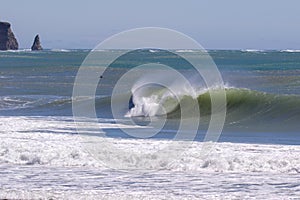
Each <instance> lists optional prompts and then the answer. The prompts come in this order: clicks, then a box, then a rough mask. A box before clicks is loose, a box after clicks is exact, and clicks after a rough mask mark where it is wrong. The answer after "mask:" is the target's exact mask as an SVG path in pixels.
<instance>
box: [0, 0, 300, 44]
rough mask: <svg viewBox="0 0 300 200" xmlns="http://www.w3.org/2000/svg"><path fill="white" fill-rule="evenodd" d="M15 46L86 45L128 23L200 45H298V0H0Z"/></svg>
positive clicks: (127, 26) (2, 16)
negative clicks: (165, 31)
mask: <svg viewBox="0 0 300 200" xmlns="http://www.w3.org/2000/svg"><path fill="white" fill-rule="evenodd" d="M0 21H8V22H10V23H11V24H12V29H13V32H14V34H15V36H16V37H17V39H18V42H19V45H20V48H30V46H31V45H32V42H33V39H34V36H35V35H36V34H39V35H40V38H41V42H42V46H43V47H44V48H46V49H79V48H84V49H91V48H94V47H95V46H97V44H98V43H100V42H101V41H103V40H105V39H106V38H108V37H110V36H111V35H113V34H117V33H119V32H121V31H125V30H128V29H132V28H140V27H163V28H170V29H174V30H177V31H180V32H182V33H184V34H186V35H188V36H190V37H192V38H193V39H195V40H196V41H197V42H198V43H200V44H201V45H202V46H203V47H204V48H206V49H300V1H299V0H285V1H284V0H278V1H277V0H247V1H241V0H186V1H182V0H147V1H146V0H119V1H117V0H85V1H82V0H81V1H79V0H78V1H77V0H47V1H40V0H26V1H20V0H1V6H0Z"/></svg>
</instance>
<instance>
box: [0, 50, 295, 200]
mask: <svg viewBox="0 0 300 200" xmlns="http://www.w3.org/2000/svg"><path fill="white" fill-rule="evenodd" d="M120 51H122V50H106V51H102V52H99V53H101V54H103V55H104V57H105V56H107V57H110V56H111V55H114V54H119V53H120ZM179 51H180V52H181V53H184V54H185V55H186V56H187V57H190V58H193V57H194V56H197V54H198V53H199V52H197V50H179ZM89 53H90V50H63V49H61V50H59V49H57V50H43V51H37V52H32V51H28V50H19V51H2V52H0V88H1V90H0V137H1V140H0V169H1V170H0V173H1V179H0V198H1V199H2V198H8V199H12V198H21V199H38V198H42V199H50V198H53V199H61V198H64V199H117V198H118V199H165V198H168V199H262V198H267V199H300V178H299V173H300V157H299V153H300V146H299V145H300V134H299V130H300V123H299V122H300V52H299V51H297V50H282V51H275V50H274V51H270V50H269V51H266V50H209V51H208V53H209V55H210V56H211V57H212V59H213V60H214V62H215V64H216V66H217V67H218V70H219V71H220V73H221V76H222V79H223V82H224V88H225V94H226V119H225V123H224V127H223V130H222V133H221V135H220V137H219V138H218V141H217V142H211V141H206V140H205V133H206V131H207V129H208V127H209V121H210V119H211V118H212V115H211V107H212V101H211V97H210V93H209V91H210V90H213V91H214V92H216V94H218V92H219V90H220V88H219V87H218V86H216V87H215V88H205V84H204V83H203V80H202V79H201V77H197V76H195V71H193V69H192V68H191V67H190V65H189V63H186V62H180V61H178V59H176V58H175V57H174V56H173V55H169V54H164V53H163V52H161V51H160V50H153V49H147V50H140V51H137V52H135V54H134V56H135V58H134V59H133V58H132V56H130V55H128V57H127V59H126V58H125V59H123V60H122V59H121V60H117V61H116V62H114V63H112V64H111V65H110V66H109V69H107V70H106V71H105V72H104V73H103V74H99V82H100V80H101V83H99V84H98V86H97V88H96V91H95V97H94V98H93V99H92V102H94V104H95V113H96V117H97V121H94V120H86V119H82V121H76V120H75V122H74V118H73V114H74V113H73V112H74V110H72V108H73V109H74V101H75V100H74V96H73V97H72V95H73V90H74V88H73V87H74V82H75V80H76V75H77V73H78V70H79V68H80V66H81V64H82V62H83V61H84V59H85V58H86V56H87V55H88V54H89ZM149 55H151V56H150V57H149ZM149 58H151V59H153V58H155V60H156V61H157V63H165V64H168V65H171V66H172V67H173V68H174V69H175V70H176V71H178V72H180V74H182V75H183V76H184V77H185V78H186V79H188V80H190V81H191V82H192V87H193V88H196V90H195V91H196V92H194V93H192V94H191V93H189V91H186V89H185V86H184V85H183V84H175V86H174V87H173V88H172V91H171V92H170V91H168V90H166V88H164V87H162V86H160V85H155V84H152V85H151V84H148V85H149V87H147V88H144V89H140V90H139V88H138V89H137V90H136V91H137V92H136V93H135V92H134V91H133V88H131V90H124V91H121V92H120V91H118V94H117V96H113V95H114V93H113V89H114V86H115V84H116V83H117V82H118V81H119V80H120V79H121V78H122V77H123V75H124V74H126V73H127V72H128V71H130V70H131V69H132V68H133V67H134V66H136V65H138V64H139V62H140V61H143V62H145V60H147V59H149ZM98 64H99V63H98ZM99 65H100V66H101V63H100V64H99ZM85 67H86V66H85ZM90 67H93V66H90ZM152 73H154V72H153V71H152ZM148 74H151V69H150V73H149V71H147V72H145V74H143V75H142V76H145V77H147V76H149V75H148ZM154 77H156V78H157V80H159V79H160V78H161V77H160V76H159V74H154ZM159 77H160V78H159ZM87 79H88V78H87ZM162 79H168V78H167V77H163V78H162ZM132 81H133V83H134V84H137V85H138V84H140V82H141V81H140V80H132ZM174 82H175V83H176V82H177V81H176V80H174ZM177 83H180V82H177ZM88 87H89V86H88ZM174 91H175V93H176V95H178V94H180V95H179V100H178V96H176V95H174ZM179 91H180V92H179ZM172 93H173V94H172ZM124 96H125V97H126V98H127V99H126V98H125V99H126V101H125V103H124V101H123V99H124ZM174 96H176V98H175V97H174ZM113 97H114V98H113ZM128 97H130V98H132V99H131V100H129V101H128ZM112 101H115V102H114V105H115V107H116V109H117V110H118V114H119V117H120V119H115V117H114V113H113V111H112ZM89 102H90V100H87V101H82V102H81V104H80V106H81V109H83V110H85V109H88V106H87V105H86V104H88V103H89ZM180 102H187V103H184V104H179V103H180ZM190 102H193V103H190ZM195 102H196V103H195ZM72 103H73V105H72ZM121 104H122V105H121ZM195 104H196V105H197V107H199V114H200V119H201V120H200V124H199V125H197V130H196V132H195V134H196V135H195V137H194V138H193V141H189V140H186V138H185V136H186V135H189V132H191V130H189V126H188V127H185V129H184V131H183V135H184V136H183V137H180V138H179V139H178V138H176V134H177V131H178V129H179V128H180V125H181V121H186V122H187V123H189V122H191V121H192V122H193V120H192V117H191V116H190V115H192V114H193V112H195V106H196V105H195ZM85 106H87V107H85ZM183 106H184V110H185V111H184V112H185V113H184V112H183V111H182V110H181V109H182V107H183ZM162 107H164V108H165V109H162ZM197 114H198V113H197ZM132 120H133V121H134V122H135V123H136V125H132V124H130V123H129V122H131V121H132ZM162 120H165V121H166V124H165V125H164V126H163V127H162V128H161V129H160V130H159V131H157V134H153V135H151V133H150V135H149V134H148V131H149V130H150V129H151V121H154V122H157V123H159V122H161V121H162ZM78 124H81V125H83V126H84V129H82V130H81V127H80V125H78ZM100 130H101V134H100V135H96V136H97V137H94V136H95V135H93V134H94V133H98V132H99V131H100ZM124 130H125V131H124ZM126 130H128V131H133V132H134V133H137V134H141V136H142V137H135V135H132V134H128V133H127V132H126ZM82 131H83V132H85V133H84V134H78V133H79V132H82ZM143 134H144V135H143ZM174 140H176V141H175V142H180V143H181V146H175V148H171V149H168V153H167V154H166V155H167V156H169V158H170V159H171V161H170V162H166V158H165V157H163V156H160V154H159V155H156V154H151V152H157V151H163V150H164V149H163V146H168V145H170V144H171V143H172V144H173V143H174ZM93 141H99V142H100V143H97V144H96V146H97V145H98V146H97V147H96V148H95V146H91V145H90V143H89V142H93ZM99 145H100V146H99ZM206 145H208V146H209V150H208V151H209V152H206V154H207V155H205V156H203V154H202V153H201V152H203V149H205V148H206ZM107 146H113V147H114V148H113V149H108V148H107ZM91 148H92V149H93V150H95V149H96V151H97V152H96V153H95V152H91ZM161 148H162V149H161ZM158 149H159V150H158ZM149 152H150V153H149ZM96 154H97V155H96ZM140 169H142V170H140Z"/></svg>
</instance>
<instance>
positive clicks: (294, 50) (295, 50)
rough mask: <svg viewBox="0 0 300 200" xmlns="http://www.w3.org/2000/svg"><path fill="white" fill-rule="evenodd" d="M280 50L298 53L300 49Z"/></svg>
mask: <svg viewBox="0 0 300 200" xmlns="http://www.w3.org/2000/svg"><path fill="white" fill-rule="evenodd" d="M281 52H287V53H299V52H300V50H299V49H285V50H281Z"/></svg>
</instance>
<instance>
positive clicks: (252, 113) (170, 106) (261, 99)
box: [126, 88, 300, 131]
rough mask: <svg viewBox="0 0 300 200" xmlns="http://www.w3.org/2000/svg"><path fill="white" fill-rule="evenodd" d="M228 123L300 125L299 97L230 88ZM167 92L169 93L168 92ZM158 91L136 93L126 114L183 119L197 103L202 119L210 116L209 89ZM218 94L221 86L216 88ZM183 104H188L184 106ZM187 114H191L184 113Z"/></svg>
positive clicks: (261, 125)
mask: <svg viewBox="0 0 300 200" xmlns="http://www.w3.org/2000/svg"><path fill="white" fill-rule="evenodd" d="M225 92H226V99H227V103H226V110H227V114H226V123H225V126H227V127H242V128H244V129H245V128H246V127H248V128H250V127H252V128H258V127H265V128H267V127H268V128H269V129H272V130H273V129H275V128H276V129H277V128H278V127H280V129H286V130H291V128H292V127H293V128H292V130H293V131H296V130H297V128H300V126H299V125H298V122H299V120H300V96H297V95H279V94H268V93H264V92H258V91H253V90H249V89H244V88H227V89H225ZM166 93H167V94H166ZM166 93H164V92H162V90H159V91H155V92H153V93H151V94H148V95H147V96H139V95H133V103H134V104H135V107H133V108H131V110H130V111H128V112H127V114H126V116H127V117H151V116H161V115H167V117H168V118H169V119H180V118H181V117H182V115H181V112H185V113H192V112H193V111H194V110H195V107H196V106H197V105H195V102H197V103H198V106H199V109H200V116H201V120H202V122H204V123H207V122H208V121H209V119H210V117H211V97H210V93H209V91H205V92H203V93H202V94H199V95H198V96H197V97H196V98H195V97H193V96H190V95H187V94H184V95H181V96H179V97H178V96H177V97H176V96H173V95H172V94H170V93H168V92H167V91H166ZM214 93H218V89H215V90H214ZM182 105H184V106H186V107H184V108H181V106H182ZM184 117H187V118H188V117H191V116H189V115H188V114H185V115H184Z"/></svg>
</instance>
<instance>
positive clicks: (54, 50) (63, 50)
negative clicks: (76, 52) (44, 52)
mask: <svg viewBox="0 0 300 200" xmlns="http://www.w3.org/2000/svg"><path fill="white" fill-rule="evenodd" d="M51 51H53V52H71V51H72V50H70V49H51Z"/></svg>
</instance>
